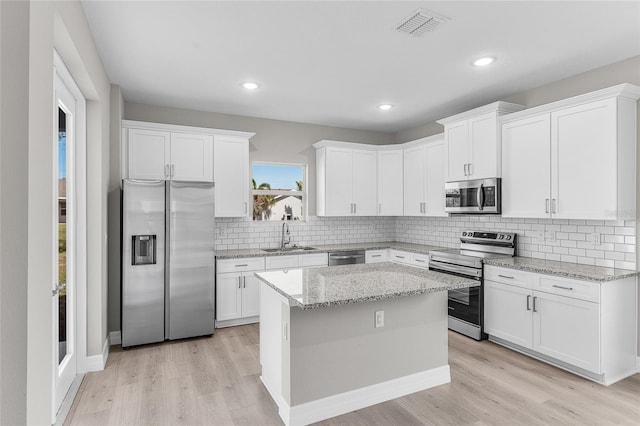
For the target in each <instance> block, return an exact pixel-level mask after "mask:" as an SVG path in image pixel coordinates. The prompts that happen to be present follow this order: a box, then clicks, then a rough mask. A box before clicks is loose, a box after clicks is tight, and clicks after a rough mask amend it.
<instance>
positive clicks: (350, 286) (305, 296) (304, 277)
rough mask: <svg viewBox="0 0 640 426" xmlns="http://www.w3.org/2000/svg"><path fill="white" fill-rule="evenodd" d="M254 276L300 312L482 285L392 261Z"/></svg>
mask: <svg viewBox="0 0 640 426" xmlns="http://www.w3.org/2000/svg"><path fill="white" fill-rule="evenodd" d="M255 275H256V277H258V279H260V280H261V281H262V282H264V283H265V284H267V285H268V286H270V287H271V288H273V289H274V290H276V291H277V292H278V293H280V294H281V295H283V296H284V297H286V298H287V299H289V304H290V306H298V307H300V308H301V309H314V308H321V307H327V306H334V305H345V304H352V303H360V302H367V301H373V300H380V299H389V298H393V297H400V296H410V295H416V294H422V293H430V292H436V291H446V290H452V289H456V288H465V287H477V286H479V285H480V283H479V282H478V281H475V280H470V279H468V278H462V277H458V276H456V275H449V274H443V273H440V272H436V271H429V270H427V269H420V268H415V267H412V266H405V265H400V264H397V263H391V262H384V263H373V264H360V265H342V266H328V267H322V268H310V269H289V270H282V271H267V272H256V273H255Z"/></svg>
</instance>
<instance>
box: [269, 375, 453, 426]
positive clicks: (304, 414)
mask: <svg viewBox="0 0 640 426" xmlns="http://www.w3.org/2000/svg"><path fill="white" fill-rule="evenodd" d="M449 382H451V374H450V371H449V366H448V365H445V366H442V367H437V368H433V369H431V370H427V371H422V372H420V373H416V374H411V375H409V376H405V377H400V378H398V379H393V380H388V381H386V382H382V383H377V384H375V385H371V386H366V387H364V388H360V389H355V390H352V391H348V392H343V393H340V394H337V395H332V396H329V397H326V398H322V399H317V400H315V401H310V402H306V403H304V404H300V405H295V406H293V407H290V406H289V405H288V404H287V403H286V402H284V400H283V399H282V398H280V396H275V397H274V401H275V402H276V403H277V404H278V406H279V414H280V417H281V418H282V420H283V421H284V423H285V424H286V425H288V426H289V425H296V426H297V425H307V424H310V423H315V422H319V421H321V420H325V419H328V418H331V417H335V416H339V415H341V414H345V413H350V412H351V411H354V410H359V409H361V408H365V407H369V406H371V405H374V404H379V403H381V402H385V401H389V400H391V399H395V398H399V397H401V396H404V395H408V394H410V393H414V392H419V391H421V390H425V389H429V388H432V387H435V386H439V385H443V384H445V383H449ZM267 389H268V390H269V388H268V387H267Z"/></svg>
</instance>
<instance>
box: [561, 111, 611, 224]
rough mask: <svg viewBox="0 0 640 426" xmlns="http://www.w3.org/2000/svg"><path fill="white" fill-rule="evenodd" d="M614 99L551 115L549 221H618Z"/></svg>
mask: <svg viewBox="0 0 640 426" xmlns="http://www.w3.org/2000/svg"><path fill="white" fill-rule="evenodd" d="M616 129H617V120H616V100H615V99H606V100H603V101H598V102H591V103H588V104H585V105H579V106H576V107H573V108H567V109H564V110H562V111H557V112H554V113H552V114H551V148H552V155H551V159H552V163H551V176H552V179H551V180H552V182H554V185H553V187H552V191H551V192H552V199H554V200H555V203H554V204H555V205H554V207H555V209H554V215H553V217H554V218H562V219H565V218H566V219H574V218H575V219H615V218H616V216H617V211H616V210H617V179H616V176H617V161H616V156H617V149H616V147H617V132H616Z"/></svg>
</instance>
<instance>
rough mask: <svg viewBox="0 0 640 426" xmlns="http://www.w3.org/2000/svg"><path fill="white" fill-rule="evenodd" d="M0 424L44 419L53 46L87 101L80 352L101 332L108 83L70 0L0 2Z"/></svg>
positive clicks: (96, 348) (47, 411) (90, 348)
mask: <svg viewBox="0 0 640 426" xmlns="http://www.w3.org/2000/svg"><path fill="white" fill-rule="evenodd" d="M0 17H1V18H0V19H2V22H1V25H0V47H1V49H0V92H1V93H2V97H1V100H0V137H1V138H2V142H1V145H0V235H1V237H2V239H1V241H0V278H1V280H2V281H1V282H0V285H1V288H0V320H1V324H0V334H1V343H0V344H1V346H0V379H1V380H0V382H1V384H0V424H50V423H51V418H52V412H53V410H52V388H53V383H52V380H53V374H52V371H51V369H52V367H53V365H54V360H53V339H52V332H51V331H52V329H53V324H52V318H53V316H52V309H53V306H52V303H51V288H52V281H53V277H52V271H54V270H55V268H54V260H53V256H52V247H54V246H55V242H54V230H55V228H54V224H53V221H52V220H51V218H52V217H54V214H57V212H56V208H55V206H56V199H55V194H54V185H52V178H53V162H52V158H53V150H54V144H53V143H52V139H51V136H52V126H53V125H54V123H53V119H52V118H53V117H54V111H55V107H54V104H53V102H52V100H53V78H52V75H53V74H52V72H53V56H54V55H53V52H54V48H55V49H56V50H57V51H58V53H59V54H60V56H61V57H62V58H63V61H64V62H65V63H66V65H67V67H68V68H69V71H70V72H71V74H72V75H73V77H74V79H75V80H76V82H77V83H78V85H79V87H80V89H81V90H82V92H83V93H84V94H85V97H86V98H87V100H88V104H87V139H88V143H87V176H86V181H87V194H86V196H87V201H88V211H87V216H88V221H87V226H88V237H89V239H88V244H87V264H88V267H87V280H86V287H87V295H86V304H87V318H86V322H87V330H86V339H87V342H86V348H84V349H86V352H87V354H88V355H89V356H93V355H96V356H101V354H102V348H103V342H104V341H105V337H106V328H107V327H106V314H107V309H106V291H107V286H106V273H107V271H106V267H107V263H106V250H105V247H106V240H105V237H106V218H107V215H106V194H107V191H106V189H107V188H106V183H107V180H106V179H107V178H108V173H109V170H108V164H109V155H108V151H107V150H108V149H109V143H108V136H109V106H108V105H109V82H108V79H107V77H106V74H105V73H104V69H103V67H102V63H101V61H100V58H99V57H98V55H97V51H96V49H95V46H94V45H93V41H92V36H91V33H90V31H89V28H88V25H87V22H86V18H85V16H84V12H83V10H82V6H81V5H80V3H79V2H78V1H60V2H57V1H50V2H26V1H25V2H0Z"/></svg>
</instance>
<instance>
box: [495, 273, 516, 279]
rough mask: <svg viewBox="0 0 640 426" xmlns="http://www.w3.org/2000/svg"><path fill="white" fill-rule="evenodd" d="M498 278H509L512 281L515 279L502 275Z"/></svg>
mask: <svg viewBox="0 0 640 426" xmlns="http://www.w3.org/2000/svg"><path fill="white" fill-rule="evenodd" d="M498 276H499V277H500V278H509V279H510V280H512V279H513V277H510V276H509V275H502V274H498Z"/></svg>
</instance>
